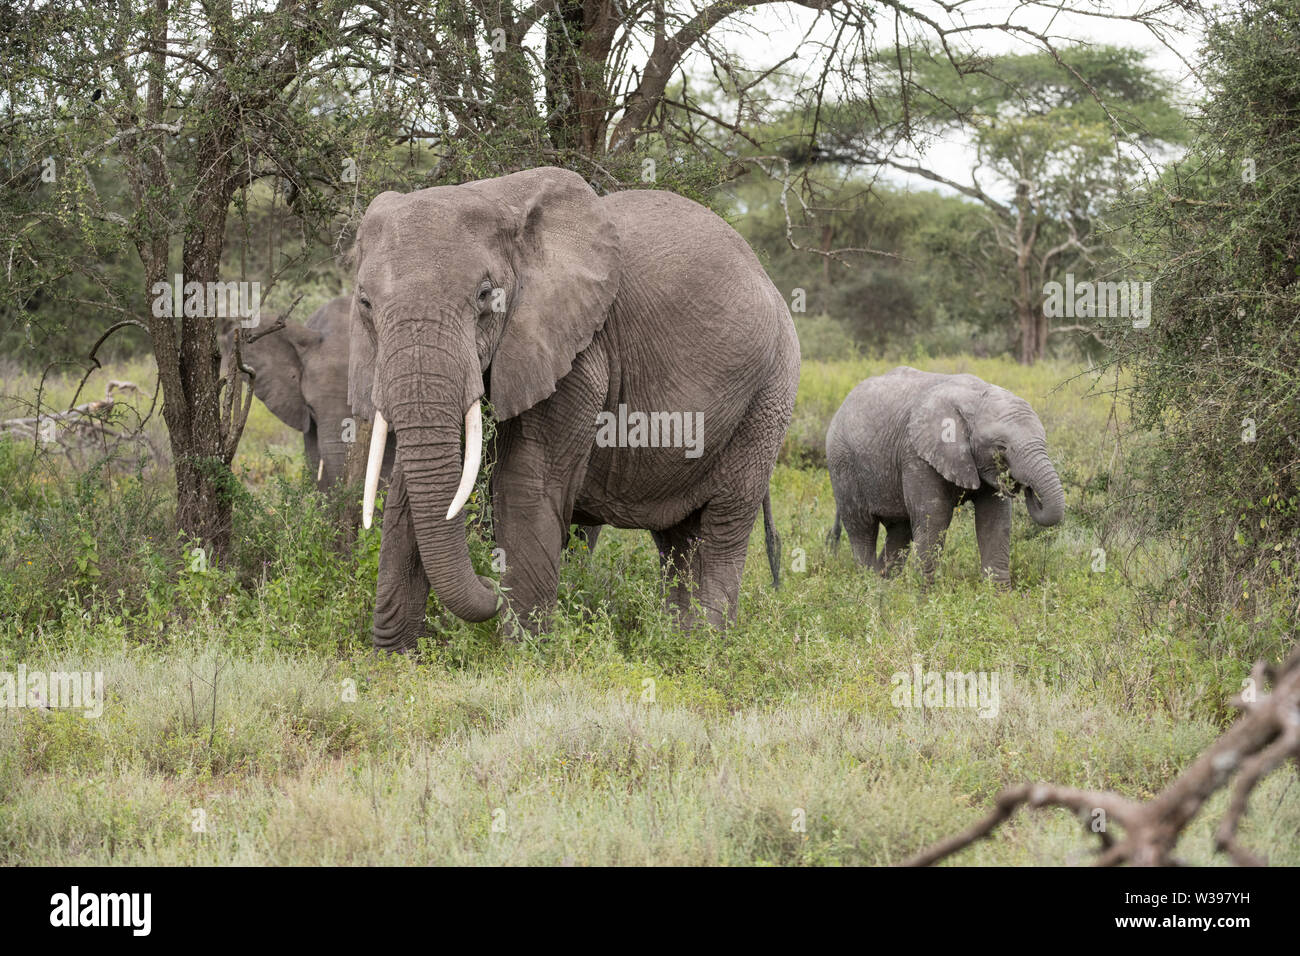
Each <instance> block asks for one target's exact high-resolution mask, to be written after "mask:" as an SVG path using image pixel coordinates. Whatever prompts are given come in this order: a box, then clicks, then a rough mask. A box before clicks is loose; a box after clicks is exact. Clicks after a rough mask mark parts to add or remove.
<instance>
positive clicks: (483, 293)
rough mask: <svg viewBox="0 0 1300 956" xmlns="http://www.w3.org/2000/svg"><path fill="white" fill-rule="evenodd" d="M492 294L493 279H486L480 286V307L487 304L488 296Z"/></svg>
mask: <svg viewBox="0 0 1300 956" xmlns="http://www.w3.org/2000/svg"><path fill="white" fill-rule="evenodd" d="M491 294H492V280H491V279H484V280H483V281H482V282H481V283H479V287H478V304H479V307H480V308H482V307H483V306H485V305H487V300H488V296H490V295H491Z"/></svg>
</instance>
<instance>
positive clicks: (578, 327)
mask: <svg viewBox="0 0 1300 956" xmlns="http://www.w3.org/2000/svg"><path fill="white" fill-rule="evenodd" d="M465 188H467V189H472V190H475V191H476V192H480V193H483V194H485V195H487V196H490V197H492V198H495V199H496V200H498V201H499V202H501V203H502V204H504V206H505V207H506V210H507V216H508V219H509V223H510V225H509V226H508V227H507V235H506V237H505V239H506V243H507V245H508V246H509V247H510V248H511V250H512V259H513V264H514V271H515V289H514V290H513V294H511V295H510V297H509V298H510V302H509V305H508V308H509V314H508V318H507V320H506V326H505V330H504V332H503V333H502V337H501V342H500V345H498V347H497V350H496V354H495V355H494V356H493V357H492V407H493V409H494V410H495V411H496V415H497V418H499V419H501V420H505V419H508V418H513V417H514V416H516V415H518V414H519V413H520V412H523V411H525V410H527V409H529V408H532V407H533V406H534V405H536V404H537V403H538V402H540V401H542V400H543V399H545V398H547V397H549V396H550V395H551V394H552V393H553V392H554V391H555V389H556V386H557V385H558V384H559V382H560V379H562V378H564V376H565V375H567V374H568V373H569V370H570V369H571V368H572V367H573V360H574V358H575V357H576V356H577V354H578V353H579V352H581V351H582V350H583V349H585V348H586V347H587V346H588V345H590V344H591V340H592V338H593V337H594V336H595V334H596V332H597V331H599V329H600V328H601V326H603V325H604V323H605V319H606V318H607V317H608V314H609V309H610V306H611V305H612V304H613V302H614V297H615V296H616V295H617V294H618V287H619V277H620V273H621V271H622V253H621V247H620V242H619V236H618V230H617V229H616V228H615V226H614V223H613V221H612V220H611V219H610V217H609V215H608V214H607V213H606V212H605V210H604V207H603V205H602V204H601V202H600V199H599V197H598V196H597V195H596V193H595V192H594V191H593V190H592V188H591V187H590V186H589V185H587V182H586V180H584V179H583V178H582V177H581V176H579V175H578V174H577V173H574V172H571V171H569V170H566V169H558V168H555V167H543V168H540V169H531V170H528V171H527V172H522V173H514V174H512V175H510V176H502V177H501V178H499V179H492V180H486V181H484V182H479V183H471V184H469V185H467V186H466V187H465Z"/></svg>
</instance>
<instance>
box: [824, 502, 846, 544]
mask: <svg viewBox="0 0 1300 956" xmlns="http://www.w3.org/2000/svg"><path fill="white" fill-rule="evenodd" d="M842 527H843V526H842V525H841V524H840V509H839V508H836V509H835V523H834V524H833V525H831V530H830V533H829V534H827V535H826V547H828V548H830V550H831V551H832V552H834V551H836V550H838V549H839V546H840V530H841V529H842Z"/></svg>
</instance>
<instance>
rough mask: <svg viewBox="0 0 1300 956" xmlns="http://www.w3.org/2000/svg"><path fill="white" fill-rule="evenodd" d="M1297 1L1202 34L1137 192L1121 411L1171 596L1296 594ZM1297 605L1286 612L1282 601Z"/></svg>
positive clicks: (1229, 600)
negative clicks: (1178, 103)
mask: <svg viewBox="0 0 1300 956" xmlns="http://www.w3.org/2000/svg"><path fill="white" fill-rule="evenodd" d="M1298 56H1300V5H1298V4H1297V3H1296V2H1295V0H1250V2H1247V3H1246V4H1244V6H1243V7H1241V8H1239V9H1238V10H1234V11H1233V13H1232V14H1231V15H1230V16H1225V17H1224V18H1223V19H1221V20H1219V21H1217V22H1215V23H1214V24H1213V25H1212V28H1211V29H1210V30H1209V32H1208V35H1207V48H1206V51H1205V61H1206V64H1207V67H1206V70H1207V72H1206V77H1207V80H1208V85H1209V89H1210V91H1211V98H1210V99H1209V101H1208V102H1207V104H1206V105H1205V106H1204V108H1203V110H1202V112H1201V114H1200V116H1199V117H1198V118H1197V120H1196V121H1195V128H1196V139H1195V141H1194V144H1193V147H1192V149H1191V151H1190V153H1189V155H1188V156H1187V158H1186V159H1185V160H1184V161H1183V162H1180V163H1175V164H1173V166H1172V167H1171V168H1170V169H1169V170H1168V172H1167V174H1166V175H1165V176H1164V177H1163V181H1162V182H1160V183H1159V184H1158V188H1155V189H1153V190H1152V191H1151V192H1150V194H1149V196H1148V197H1147V198H1146V201H1145V203H1144V205H1143V206H1142V208H1141V213H1142V217H1141V219H1140V225H1139V227H1138V236H1137V238H1138V240H1139V244H1138V248H1139V249H1140V250H1141V252H1140V254H1139V255H1138V256H1137V257H1135V258H1136V261H1135V266H1136V268H1137V269H1139V270H1142V271H1144V272H1145V274H1146V275H1147V276H1148V277H1150V278H1152V279H1153V280H1154V290H1155V303H1154V308H1153V315H1152V324H1151V327H1150V328H1149V329H1146V330H1135V329H1129V330H1127V332H1126V333H1125V338H1126V341H1125V343H1124V359H1123V360H1124V362H1125V363H1126V364H1127V365H1128V366H1129V367H1130V368H1131V369H1132V371H1133V373H1134V375H1135V386H1136V388H1135V390H1134V392H1133V412H1134V422H1135V424H1136V425H1137V426H1138V427H1150V428H1153V429H1155V430H1156V431H1157V433H1158V441H1157V448H1156V450H1155V453H1154V455H1153V456H1152V460H1151V463H1150V466H1149V467H1148V469H1147V473H1146V477H1147V478H1148V480H1149V483H1148V485H1147V487H1148V491H1147V493H1145V494H1144V495H1143V496H1142V497H1141V499H1140V506H1139V509H1138V510H1139V511H1140V512H1141V513H1143V514H1144V515H1146V516H1148V517H1149V519H1150V523H1151V524H1153V525H1155V526H1157V527H1159V528H1162V529H1178V530H1180V531H1181V532H1182V533H1183V534H1185V536H1186V537H1187V539H1188V542H1189V545H1190V546H1189V549H1188V552H1187V554H1188V561H1187V564H1186V565H1185V566H1184V567H1183V568H1182V569H1181V570H1180V572H1179V573H1178V574H1177V576H1176V577H1175V579H1174V582H1173V583H1174V584H1175V585H1176V593H1175V595H1174V597H1175V599H1176V600H1180V601H1185V602H1186V603H1187V606H1188V607H1189V608H1190V609H1191V610H1192V611H1193V612H1194V613H1195V614H1196V615H1197V616H1200V617H1204V618H1215V617H1218V616H1219V615H1220V614H1221V613H1223V612H1225V611H1227V612H1229V613H1238V614H1241V615H1243V616H1246V617H1251V616H1254V615H1255V614H1256V613H1257V610H1258V608H1259V607H1260V605H1259V603H1258V598H1260V597H1261V596H1262V594H1263V592H1276V593H1274V594H1272V595H1271V597H1272V598H1274V599H1276V600H1277V601H1278V603H1285V604H1287V605H1289V606H1291V607H1292V608H1294V606H1295V601H1294V598H1293V597H1290V595H1292V594H1293V593H1294V591H1295V590H1296V584H1297V578H1296V572H1297V565H1298V564H1300V489H1297V478H1298V477H1300V458H1298V456H1297V454H1296V436H1297V435H1300V407H1298V406H1297V404H1296V401H1295V396H1296V394H1297V391H1300V381H1298V380H1297V369H1300V332H1298V331H1297V329H1296V325H1295V319H1296V314H1297V311H1298V310H1300V286H1297V282H1296V278H1297V275H1300V75H1297V73H1296V71H1295V68H1294V64H1295V62H1296V59H1297V57H1298ZM1292 613H1294V611H1293V612H1292Z"/></svg>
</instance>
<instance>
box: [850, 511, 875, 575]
mask: <svg viewBox="0 0 1300 956" xmlns="http://www.w3.org/2000/svg"><path fill="white" fill-rule="evenodd" d="M844 527H845V530H847V531H848V533H849V546H850V547H852V548H853V558H854V560H855V561H857V562H858V564H861V565H865V566H866V567H869V568H872V569H874V570H876V571H879V570H880V567H881V565H880V561H879V560H878V558H877V557H876V541H877V540H878V539H879V538H880V519H879V518H877V517H876V516H875V515H868V516H867V519H866V521H858V520H851V521H845V522H844Z"/></svg>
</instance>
